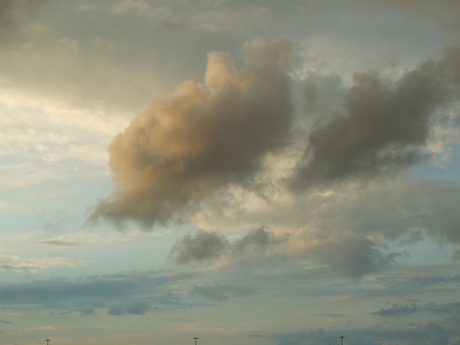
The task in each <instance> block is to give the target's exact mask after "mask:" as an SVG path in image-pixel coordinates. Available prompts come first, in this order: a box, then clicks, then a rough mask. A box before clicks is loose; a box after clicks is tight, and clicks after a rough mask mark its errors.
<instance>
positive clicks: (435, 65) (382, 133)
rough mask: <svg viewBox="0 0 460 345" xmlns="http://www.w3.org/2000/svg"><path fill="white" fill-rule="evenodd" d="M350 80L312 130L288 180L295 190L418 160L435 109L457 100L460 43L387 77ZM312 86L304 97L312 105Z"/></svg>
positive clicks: (366, 75)
mask: <svg viewBox="0 0 460 345" xmlns="http://www.w3.org/2000/svg"><path fill="white" fill-rule="evenodd" d="M353 81H354V85H353V87H352V88H351V89H350V91H349V92H348V94H347V95H346V97H345V99H344V102H343V108H342V109H341V110H339V111H336V113H335V114H333V118H332V120H331V121H330V122H329V123H327V124H326V125H321V126H319V127H317V128H315V129H313V130H312V132H311V134H310V135H309V138H308V145H307V147H306V150H305V152H304V156H303V158H302V159H301V160H300V162H299V163H298V164H297V167H296V169H295V172H294V175H293V177H292V179H291V181H290V189H291V190H292V191H294V192H300V191H304V190H306V189H308V188H311V187H327V186H329V185H330V184H332V183H336V182H341V181H345V180H350V179H356V178H365V179H368V178H371V177H375V176H377V175H379V174H381V173H388V172H391V171H394V170H395V169H398V168H401V167H405V166H408V165H411V164H413V163H415V162H417V161H419V160H420V159H421V156H422V152H421V149H422V148H424V147H425V145H426V144H427V141H428V139H429V138H430V128H431V126H430V125H431V120H432V119H433V117H434V114H435V111H436V110H437V109H439V108H440V107H442V106H445V105H447V104H450V103H451V101H452V100H455V99H458V90H459V86H460V48H451V49H448V50H446V53H445V55H444V57H443V58H442V59H441V60H439V61H433V60H429V61H426V62H424V63H423V64H421V65H420V66H419V67H418V68H416V69H415V70H412V71H409V72H406V73H405V74H404V75H403V76H402V77H401V78H400V79H399V80H398V81H396V82H391V81H390V80H386V79H384V78H380V77H379V76H377V75H373V74H369V73H363V74H355V75H354V76H353ZM315 92H316V91H315V89H314V88H313V87H312V86H311V85H308V88H307V92H306V97H307V100H309V101H310V108H312V109H314V107H315V100H316V99H317V97H316V95H315Z"/></svg>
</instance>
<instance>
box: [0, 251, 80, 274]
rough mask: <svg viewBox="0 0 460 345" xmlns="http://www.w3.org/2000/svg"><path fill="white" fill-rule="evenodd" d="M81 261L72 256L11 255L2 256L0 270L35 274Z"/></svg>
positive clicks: (73, 264) (74, 264)
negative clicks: (30, 257) (39, 256)
mask: <svg viewBox="0 0 460 345" xmlns="http://www.w3.org/2000/svg"><path fill="white" fill-rule="evenodd" d="M79 263H80V261H79V260H77V259H70V258H40V259H28V258H21V257H19V256H13V255H10V256H1V257H0V271H12V272H22V271H26V272H29V273H32V274H33V273H36V272H38V271H41V270H46V269H50V268H55V267H70V268H73V267H75V266H76V265H77V264H79Z"/></svg>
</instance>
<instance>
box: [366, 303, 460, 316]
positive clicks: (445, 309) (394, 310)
mask: <svg viewBox="0 0 460 345" xmlns="http://www.w3.org/2000/svg"><path fill="white" fill-rule="evenodd" d="M421 312H430V313H435V314H449V315H454V316H458V315H460V303H457V302H453V303H443V304H437V303H433V302H432V303H428V304H427V305H425V306H419V305H416V304H410V305H407V304H397V303H394V304H393V305H392V306H391V307H390V308H388V309H380V310H378V311H376V312H373V313H372V314H375V315H378V316H383V317H395V316H410V315H412V314H415V313H421Z"/></svg>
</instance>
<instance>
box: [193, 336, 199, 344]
mask: <svg viewBox="0 0 460 345" xmlns="http://www.w3.org/2000/svg"><path fill="white" fill-rule="evenodd" d="M193 339H195V345H196V341H197V340H198V338H197V337H195V338H193Z"/></svg>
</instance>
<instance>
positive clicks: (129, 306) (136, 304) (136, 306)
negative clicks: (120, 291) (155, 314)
mask: <svg viewBox="0 0 460 345" xmlns="http://www.w3.org/2000/svg"><path fill="white" fill-rule="evenodd" d="M149 309H150V303H148V302H147V303H146V302H145V301H131V302H128V303H121V304H117V305H116V306H114V307H112V308H110V309H109V310H108V311H107V314H110V315H118V316H119V315H125V314H133V315H144V314H145V313H146V312H147V311H148V310H149Z"/></svg>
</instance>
